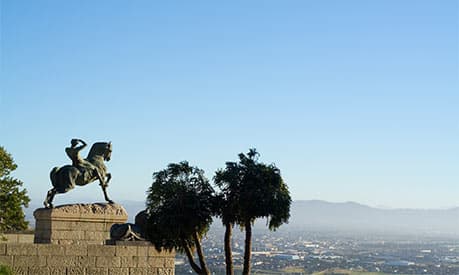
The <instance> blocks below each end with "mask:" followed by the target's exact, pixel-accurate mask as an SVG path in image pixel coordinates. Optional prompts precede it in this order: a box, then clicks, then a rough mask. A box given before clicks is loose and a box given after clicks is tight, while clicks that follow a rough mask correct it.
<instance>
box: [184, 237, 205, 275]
mask: <svg viewBox="0 0 459 275" xmlns="http://www.w3.org/2000/svg"><path fill="white" fill-rule="evenodd" d="M183 249H185V253H186V256H187V258H188V261H189V262H190V266H191V268H193V270H194V272H196V273H198V274H203V273H202V269H201V268H200V267H199V266H198V265H197V264H196V263H195V262H194V258H193V253H192V252H191V249H190V248H189V247H188V245H187V244H186V243H185V242H183Z"/></svg>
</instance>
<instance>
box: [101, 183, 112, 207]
mask: <svg viewBox="0 0 459 275" xmlns="http://www.w3.org/2000/svg"><path fill="white" fill-rule="evenodd" d="M101 187H102V191H103V192H104V197H105V200H106V201H107V202H108V203H115V202H113V201H112V200H111V199H110V198H109V197H108V195H107V186H101Z"/></svg>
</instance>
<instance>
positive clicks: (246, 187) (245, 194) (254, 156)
mask: <svg viewBox="0 0 459 275" xmlns="http://www.w3.org/2000/svg"><path fill="white" fill-rule="evenodd" d="M215 183H216V185H217V186H218V187H219V188H220V190H221V193H220V194H219V196H220V197H221V198H222V199H221V202H220V209H221V210H220V213H219V215H220V216H221V217H222V221H223V223H224V224H225V221H228V222H231V223H237V224H239V225H240V226H244V225H245V223H246V222H247V221H250V222H252V223H253V222H254V221H255V219H257V218H268V226H269V229H271V230H275V229H276V228H278V227H279V226H281V225H282V224H283V223H286V222H287V221H288V218H289V217H290V204H291V201H292V200H291V197H290V193H289V191H288V188H287V185H286V184H285V183H284V181H283V180H282V177H281V173H280V170H279V169H278V168H277V167H276V166H275V165H274V164H270V165H266V164H264V163H260V162H258V153H257V151H256V150H255V149H251V150H250V151H249V152H248V153H247V155H245V154H243V153H241V154H239V162H227V163H226V168H225V169H221V170H218V171H217V172H216V175H215Z"/></svg>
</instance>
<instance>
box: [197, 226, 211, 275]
mask: <svg viewBox="0 0 459 275" xmlns="http://www.w3.org/2000/svg"><path fill="white" fill-rule="evenodd" d="M193 239H194V245H195V246H196V252H197V253H198V258H199V264H200V265H201V271H202V273H201V274H205V275H209V274H210V271H209V269H208V268H207V264H206V259H205V258H204V253H203V251H202V246H201V240H200V239H199V236H198V233H197V232H195V233H194V236H193Z"/></svg>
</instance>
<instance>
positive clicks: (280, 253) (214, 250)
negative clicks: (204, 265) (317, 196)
mask: <svg viewBox="0 0 459 275" xmlns="http://www.w3.org/2000/svg"><path fill="white" fill-rule="evenodd" d="M236 231H237V230H236ZM222 240H223V230H216V228H213V230H211V231H210V232H209V233H208V235H207V238H206V239H205V241H204V247H205V254H206V255H207V261H208V264H209V266H210V269H211V271H212V272H213V273H214V274H225V258H224V252H223V250H222V249H223V248H222V247H223V243H222ZM253 241H254V242H253V249H252V251H253V252H252V257H253V262H252V263H253V273H260V274H314V273H318V274H356V275H357V274H368V273H367V272H375V275H376V274H378V273H382V274H384V273H386V274H432V275H437V274H438V275H440V274H441V275H458V274H459V239H448V238H444V239H441V238H428V237H424V238H419V237H413V236H409V235H405V236H402V235H399V236H394V235H392V236H391V235H378V234H366V235H365V234H356V235H353V234H352V233H347V234H343V233H341V232H333V231H329V232H326V231H322V232H311V231H291V232H285V231H279V232H269V231H267V230H259V231H258V232H256V233H255V234H254V239H253ZM243 246H244V236H243V234H242V233H241V232H239V233H236V234H235V235H234V238H233V249H234V250H233V256H234V262H235V265H236V268H239V272H240V270H241V269H242V268H241V266H242V262H243ZM175 272H176V274H189V273H191V268H190V267H189V265H188V263H187V260H186V259H185V256H183V255H178V256H177V257H176V271H175ZM320 272H322V273H320ZM327 272H328V273H327ZM370 274H373V273H370Z"/></svg>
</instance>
